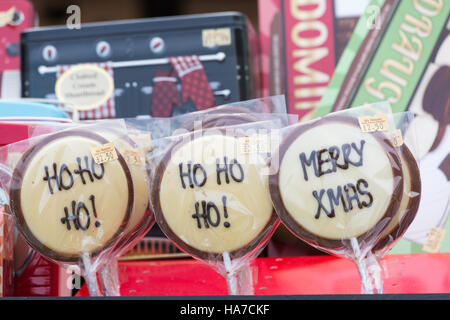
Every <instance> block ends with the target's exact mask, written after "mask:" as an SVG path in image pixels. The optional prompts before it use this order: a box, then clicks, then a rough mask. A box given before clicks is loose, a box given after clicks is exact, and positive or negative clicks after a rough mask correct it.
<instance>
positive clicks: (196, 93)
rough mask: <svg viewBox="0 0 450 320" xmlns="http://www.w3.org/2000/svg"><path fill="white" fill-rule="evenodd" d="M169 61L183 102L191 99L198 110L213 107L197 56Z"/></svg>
mask: <svg viewBox="0 0 450 320" xmlns="http://www.w3.org/2000/svg"><path fill="white" fill-rule="evenodd" d="M169 61H170V63H171V65H172V67H173V68H174V69H175V71H176V72H177V74H178V77H179V78H180V81H181V96H182V99H183V102H186V101H187V100H188V99H189V98H191V100H192V102H194V105H195V106H196V107H197V109H198V110H205V109H208V108H211V107H214V105H215V99H214V94H213V92H212V90H211V87H210V86H209V82H208V78H207V77H206V74H205V70H204V69H203V65H202V63H201V62H200V59H199V58H198V56H185V57H172V58H169Z"/></svg>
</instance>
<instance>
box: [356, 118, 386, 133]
mask: <svg viewBox="0 0 450 320" xmlns="http://www.w3.org/2000/svg"><path fill="white" fill-rule="evenodd" d="M358 122H359V126H360V128H361V131H362V132H375V131H388V130H389V123H388V119H387V115H386V114H377V115H375V116H362V117H358Z"/></svg>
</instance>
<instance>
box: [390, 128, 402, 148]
mask: <svg viewBox="0 0 450 320" xmlns="http://www.w3.org/2000/svg"><path fill="white" fill-rule="evenodd" d="M388 138H389V140H390V141H391V142H392V144H393V146H394V147H401V146H402V145H403V135H402V131H401V130H400V129H396V130H394V131H391V132H389V133H388Z"/></svg>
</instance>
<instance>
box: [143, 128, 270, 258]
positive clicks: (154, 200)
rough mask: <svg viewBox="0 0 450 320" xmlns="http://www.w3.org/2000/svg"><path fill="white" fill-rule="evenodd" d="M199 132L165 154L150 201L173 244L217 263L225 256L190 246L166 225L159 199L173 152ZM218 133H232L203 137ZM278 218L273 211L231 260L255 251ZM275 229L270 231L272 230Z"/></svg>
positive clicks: (182, 140)
mask: <svg viewBox="0 0 450 320" xmlns="http://www.w3.org/2000/svg"><path fill="white" fill-rule="evenodd" d="M233 131H234V137H239V136H244V134H243V133H241V132H240V131H239V130H238V129H236V130H233ZM198 132H199V131H196V132H194V133H191V134H190V137H189V139H181V141H178V142H176V143H175V144H174V145H172V146H171V147H170V148H169V150H168V151H167V152H166V153H165V154H164V156H163V158H162V159H161V160H160V162H159V164H158V166H157V168H156V170H155V174H154V176H153V181H152V184H151V190H150V199H151V200H150V201H151V204H152V207H153V213H154V215H155V217H156V222H157V223H158V226H159V227H160V229H161V230H162V231H163V232H164V234H165V235H166V236H167V238H169V239H170V240H172V242H173V243H174V244H175V245H176V246H177V247H178V248H179V249H180V250H182V251H184V252H187V253H189V254H191V255H193V256H196V257H199V258H201V259H203V260H215V261H222V260H223V255H222V254H221V253H214V252H206V251H201V250H198V249H196V248H194V247H192V246H190V245H188V244H186V243H185V242H184V241H183V240H181V239H180V238H179V237H178V236H177V235H176V234H175V232H173V231H172V229H171V228H170V227H169V225H168V224H167V223H166V220H165V219H164V214H163V213H162V209H161V203H160V197H159V191H160V188H159V186H160V185H161V181H162V179H163V176H164V173H165V170H166V167H167V164H168V163H169V161H170V159H171V155H172V153H173V152H176V150H177V149H179V148H181V147H182V146H183V145H184V144H186V143H188V142H191V141H193V140H194V139H196V138H197V137H198ZM218 132H221V133H222V134H223V135H226V133H227V132H228V133H229V132H230V129H228V131H226V130H225V129H220V128H214V129H210V130H202V131H201V136H200V137H204V136H205V135H209V134H211V135H216V134H217V133H218ZM277 222H278V217H277V215H276V213H275V211H274V210H273V211H272V216H271V217H270V219H269V220H268V222H267V224H266V226H265V227H264V228H263V229H262V231H261V232H260V234H259V235H258V236H257V237H256V238H254V239H253V240H252V241H251V242H250V243H248V244H245V245H244V246H242V248H239V249H237V250H235V251H233V252H230V253H229V254H230V258H231V259H236V258H240V257H242V256H244V255H246V254H247V253H249V252H251V251H253V250H255V249H256V248H257V247H258V246H259V245H260V244H261V243H262V242H263V241H264V239H265V238H266V237H268V236H270V235H271V234H272V233H273V231H275V227H276V226H277ZM272 227H273V228H272ZM271 228H272V229H273V230H271V231H270V229H271Z"/></svg>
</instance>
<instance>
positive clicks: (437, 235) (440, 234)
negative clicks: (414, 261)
mask: <svg viewBox="0 0 450 320" xmlns="http://www.w3.org/2000/svg"><path fill="white" fill-rule="evenodd" d="M444 236H445V230H444V229H441V228H437V227H433V228H431V229H430V231H428V235H427V240H426V241H425V244H424V245H423V247H422V250H423V251H425V252H429V253H437V252H439V249H440V247H441V243H442V240H444Z"/></svg>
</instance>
